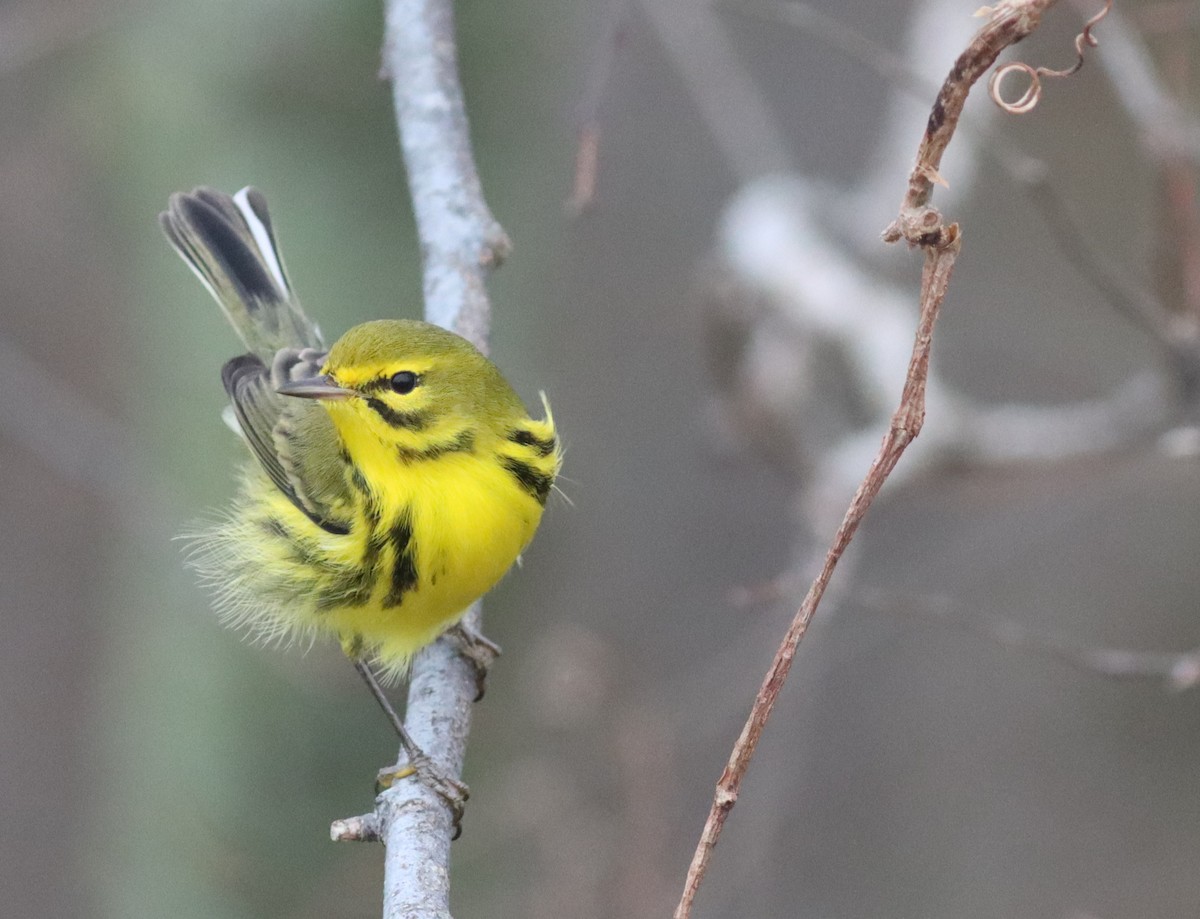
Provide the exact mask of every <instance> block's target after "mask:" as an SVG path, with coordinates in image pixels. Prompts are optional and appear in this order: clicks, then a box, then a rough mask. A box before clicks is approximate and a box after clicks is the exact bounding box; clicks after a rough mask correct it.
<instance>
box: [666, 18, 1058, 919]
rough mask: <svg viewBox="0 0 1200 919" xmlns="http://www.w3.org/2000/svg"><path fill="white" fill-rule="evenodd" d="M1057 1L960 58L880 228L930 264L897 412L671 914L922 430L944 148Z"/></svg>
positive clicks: (765, 692) (763, 696)
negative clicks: (972, 97)
mask: <svg viewBox="0 0 1200 919" xmlns="http://www.w3.org/2000/svg"><path fill="white" fill-rule="evenodd" d="M1053 3H1054V0H1027V2H1024V3H1018V2H1009V3H1007V4H1005V6H1004V7H1003V8H1002V9H1001V10H1000V11H999V12H997V13H996V14H995V15H994V16H993V18H992V20H991V21H990V22H989V23H988V24H987V25H986V26H984V27H983V29H981V30H980V31H979V32H978V33H977V34H976V36H975V37H974V39H972V41H971V43H970V45H969V46H968V47H967V50H966V51H964V52H963V53H962V54H961V55H960V56H959V58H958V60H957V61H955V63H954V66H953V68H952V69H951V71H950V74H949V76H948V77H947V78H946V81H945V82H944V83H943V85H942V89H941V92H940V93H939V94H938V98H937V101H936V102H935V103H934V106H933V110H932V112H931V113H930V116H929V121H928V123H927V125H926V130H925V135H924V137H923V138H922V140H921V145H920V147H919V149H918V155H917V165H916V167H915V168H914V169H913V171H912V174H911V176H910V177H909V182H908V191H907V193H906V195H905V198H904V202H903V205H902V207H901V210H900V215H899V217H898V218H897V219H896V221H895V222H893V223H892V224H891V225H890V226H889V227H888V228H887V230H885V231H884V239H885V240H887V241H889V242H895V241H898V240H900V239H905V240H906V241H907V242H908V243H909V245H910V246H920V247H922V248H923V249H924V250H925V266H924V270H923V272H922V278H921V315H920V320H919V322H918V325H917V335H916V340H915V342H914V344H913V350H912V357H911V359H910V361H909V367H908V374H907V376H906V379H905V382H904V389H903V392H902V394H901V398H900V405H899V407H898V408H897V409H896V412H895V414H894V415H893V416H892V422H891V425H890V427H889V429H888V432H887V433H886V434H885V435H884V438H883V443H882V445H881V446H880V448H879V453H878V454H877V456H876V458H875V461H874V462H873V463H872V465H871V468H870V471H869V472H868V473H867V476H866V478H865V479H863V481H862V484H860V485H859V487H858V491H857V492H856V493H855V495H854V498H853V500H852V501H851V502H850V507H849V508H848V509H847V511H846V514H845V516H844V517H843V518H842V523H841V525H840V526H839V527H838V530H837V534H836V535H835V536H834V539H833V544H832V546H831V547H830V549H829V551H828V553H827V554H826V556H825V562H824V565H823V566H822V568H821V570H820V572H819V573H818V574H817V576H816V579H815V580H814V581H813V582H812V586H811V587H809V590H808V594H807V595H806V596H805V598H804V601H803V602H802V603H801V605H800V608H799V610H797V612H796V615H795V618H794V619H793V620H792V623H791V625H790V626H789V627H788V630H787V633H786V634H785V635H784V638H783V641H782V643H781V644H780V646H779V649H778V650H777V651H776V653H775V658H774V660H773V661H772V662H771V667H770V669H769V670H768V671H767V674H766V677H765V678H764V680H763V683H762V686H761V687H760V688H759V691H758V694H757V696H756V697H755V700H754V705H753V707H752V708H751V710H750V715H749V717H748V718H747V720H746V723H745V725H744V726H743V728H742V732H741V735H740V736H739V737H738V739H737V742H736V743H735V744H734V747H733V751H732V752H731V754H730V757H729V761H728V763H727V764H726V766H725V770H724V771H723V772H722V774H721V778H720V779H719V780H718V782H717V787H716V792H715V794H714V796H713V802H712V806H711V807H710V809H709V813H708V819H707V820H706V821H705V825H704V829H703V831H702V833H701V836H700V841H699V843H698V844H697V846H696V851H695V853H694V855H693V856H692V862H691V865H690V866H689V868H688V873H687V878H686V879H685V881H684V889H683V895H682V897H681V898H680V901H679V905H678V906H677V907H676V909H675V919H688V917H689V916H690V915H691V911H692V904H693V903H694V901H695V897H696V892H697V890H698V889H699V886H700V883H701V882H702V880H703V878H704V875H705V872H706V871H707V869H708V865H709V862H710V860H711V858H712V853H713V849H714V847H715V846H716V844H717V840H718V838H719V836H720V833H721V830H722V828H723V827H724V825H725V820H726V819H727V818H728V816H729V812H730V810H732V809H733V806H734V804H736V803H737V799H738V794H739V792H740V790H741V784H742V780H743V779H744V777H745V774H746V770H747V769H748V768H749V765H750V760H751V758H752V757H753V755H754V751H755V749H756V747H757V745H758V741H759V739H760V738H761V736H762V732H763V729H764V728H765V726H766V722H767V719H768V718H769V717H770V715H771V711H772V710H773V709H774V706H775V702H776V701H777V700H778V698H779V692H780V690H781V689H782V688H783V683H784V681H785V680H786V679H787V675H788V671H789V670H790V669H791V665H792V661H793V660H794V658H795V654H796V648H797V646H798V645H799V643H800V641H801V639H802V638H803V637H804V634H805V632H806V631H807V630H808V625H809V623H810V622H811V621H812V617H813V614H814V613H815V612H816V609H817V606H818V605H819V604H820V602H821V598H822V596H823V595H824V593H825V590H826V588H827V587H828V585H829V581H830V578H831V577H832V576H833V572H834V569H835V568H836V567H837V564H838V561H839V559H840V558H841V557H842V554H843V553H844V552H845V550H846V547H847V546H848V545H849V544H850V541H851V539H853V537H854V534H855V532H856V531H857V529H858V527H859V525H860V524H861V523H862V520H863V518H864V517H865V515H866V513H867V510H868V509H869V508H870V506H871V502H872V501H873V500H874V498H875V496H876V495H877V494H878V493H879V490H880V489H881V488H882V487H883V483H884V482H885V481H886V480H887V477H888V475H889V474H890V473H891V471H892V469H894V468H895V466H896V463H897V462H898V461H899V459H900V457H901V455H902V454H903V453H904V450H905V448H906V447H907V446H908V445H909V443H911V442H912V440H913V438H915V437H916V436H917V435H918V434H919V433H920V430H921V426H922V424H923V422H924V418H925V384H926V379H927V377H928V372H929V354H930V348H931V346H932V338H933V327H934V323H935V321H936V319H937V315H938V311H939V309H940V307H941V305H942V301H943V300H944V298H945V295H946V287H947V284H948V283H949V280H950V275H951V272H952V271H953V267H954V262H955V259H956V257H957V254H958V251H959V247H960V236H959V230H958V225H957V224H953V223H952V224H949V225H946V224H944V223H943V222H942V219H941V215H940V214H939V213H938V212H937V210H936V209H935V208H933V207H930V206H929V200H930V198H931V196H932V193H933V186H934V183H935V182H936V181H938V180H939V179H940V177H939V176H938V171H937V170H938V167H939V165H940V163H941V158H942V154H943V153H944V152H945V149H946V146H947V145H948V144H949V142H950V139H951V138H952V137H953V135H954V130H955V128H956V126H957V124H958V119H959V117H960V116H961V114H962V109H963V105H964V104H965V103H966V99H967V94H968V92H969V91H970V89H971V86H972V85H974V83H975V82H976V81H977V80H979V78H980V77H982V76H983V74H984V73H985V72H986V71H987V70H988V68H989V67H991V65H992V64H993V63H994V62H995V60H996V58H997V56H998V55H999V54H1000V52H1001V51H1003V50H1004V49H1005V48H1006V47H1008V46H1009V45H1011V44H1013V43H1014V42H1017V41H1020V40H1021V39H1022V38H1024V37H1025V36H1027V35H1028V34H1030V33H1031V32H1032V31H1033V30H1034V29H1035V28H1036V27H1037V25H1038V24H1039V22H1040V21H1041V16H1042V14H1043V13H1044V12H1045V10H1046V9H1047V8H1048V7H1050V6H1052V5H1053Z"/></svg>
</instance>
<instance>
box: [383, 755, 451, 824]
mask: <svg viewBox="0 0 1200 919" xmlns="http://www.w3.org/2000/svg"><path fill="white" fill-rule="evenodd" d="M405 756H406V758H407V762H404V763H397V764H396V765H395V766H387V767H385V768H383V769H380V770H379V774H378V775H377V776H376V777H375V793H376V794H377V795H378V794H382V793H383V792H385V791H387V790H388V789H389V788H391V787H392V786H393V785H395V784H396V782H399V781H400V780H401V779H407V778H415V779H416V780H417V781H418V782H420V783H421V784H422V785H424V786H425V787H426V788H428V789H429V790H430V791H432V792H433V793H434V794H436V795H437V796H438V797H439V798H441V799H442V800H443V801H444V802H445V803H446V806H447V807H448V808H450V820H451V825H452V826H453V827H454V835H453V836H452V837H451V839H458V837H459V836H461V835H462V818H463V811H464V810H466V807H467V799H468V798H470V797H471V790H470V789H469V788H468V787H467V786H466V783H464V782H460V781H458V779H452V778H450V777H449V776H446V775H443V774H442V773H441V772H439V771H438V769H437V767H436V766H434V764H433V760H431V759H430V758H429V757H428V756H426V755H425V754H424V753H422V752H421V751H420V750H411V751H407V752H406V753H405Z"/></svg>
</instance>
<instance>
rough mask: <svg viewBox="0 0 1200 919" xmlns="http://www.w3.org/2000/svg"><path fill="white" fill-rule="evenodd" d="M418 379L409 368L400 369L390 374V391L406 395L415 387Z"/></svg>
mask: <svg viewBox="0 0 1200 919" xmlns="http://www.w3.org/2000/svg"><path fill="white" fill-rule="evenodd" d="M418 381H419V378H418V377H417V375H416V374H415V373H413V372H412V371H411V370H401V371H400V372H399V373H394V374H392V380H391V383H392V391H393V392H398V393H400V395H402V396H407V395H408V394H409V393H410V392H412V391H413V390H414V389H416V388H417V383H418Z"/></svg>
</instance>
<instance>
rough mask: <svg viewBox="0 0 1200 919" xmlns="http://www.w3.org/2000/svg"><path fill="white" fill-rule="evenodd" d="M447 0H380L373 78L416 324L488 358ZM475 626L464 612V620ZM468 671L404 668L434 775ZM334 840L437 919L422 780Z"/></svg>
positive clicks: (489, 224) (476, 217) (483, 220)
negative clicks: (361, 846)
mask: <svg viewBox="0 0 1200 919" xmlns="http://www.w3.org/2000/svg"><path fill="white" fill-rule="evenodd" d="M456 47H457V46H456V44H455V36H454V19H453V6H452V2H451V0H389V2H388V3H387V4H386V6H385V35H384V44H383V74H384V75H385V76H387V77H388V78H390V79H391V81H392V87H393V97H394V103H395V110H396V121H397V124H398V126H399V131H400V146H401V149H402V151H403V154H404V163H405V167H406V170H407V174H408V185H409V191H410V194H411V198H412V202H413V211H414V213H415V216H416V223H417V235H418V237H419V239H420V241H421V253H422V269H423V277H424V295H425V317H426V319H428V320H429V321H430V322H434V323H437V324H438V325H441V326H443V327H445V328H448V329H452V330H454V331H456V332H458V333H459V334H460V335H463V336H464V337H466V338H467V339H469V340H470V341H471V342H472V343H473V344H474V345H475V346H476V347H478V348H479V349H480V350H481V351H483V352H484V353H486V352H487V350H488V334H489V331H490V327H491V307H490V304H489V302H488V297H487V289H486V286H485V282H486V280H487V276H488V274H489V273H490V271H491V269H493V268H494V267H496V266H497V265H498V264H499V263H500V261H502V260H503V258H504V256H505V255H506V254H507V253H508V250H509V241H508V237H507V236H506V235H505V234H504V230H503V229H502V228H501V226H500V225H499V223H497V222H496V220H495V218H493V217H492V214H491V212H490V211H489V210H488V207H487V204H486V202H485V201H484V199H483V193H482V189H481V187H480V183H479V176H478V174H477V172H476V170H475V164H474V158H473V156H472V153H471V142H470V134H469V131H468V127H467V116H466V107H465V105H464V102H463V95H462V88H461V86H460V85H459V81H458V72H457V50H456ZM463 624H464V626H466V627H467V628H470V629H476V630H477V629H478V628H479V625H480V609H479V605H478V604H475V605H474V606H473V607H472V609H471V611H470V612H469V613H468V614H467V616H466V618H465V619H464V620H463ZM477 690H478V684H477V674H476V672H475V669H474V666H473V665H472V664H471V663H470V662H468V661H467V660H466V659H465V658H464V657H463V656H461V655H460V654H458V653H457V652H456V651H455V650H454V648H453V646H452V645H451V644H450V643H449V642H448V641H447V640H445V639H442V640H440V641H438V642H436V643H435V644H434V645H433V646H432V647H430V648H428V649H426V650H425V651H424V652H422V653H421V654H420V655H419V656H418V657H417V659H416V660H415V661H414V663H413V666H412V671H411V673H410V675H409V684H408V705H407V708H406V711H405V724H406V726H407V728H408V731H409V733H410V734H411V736H412V738H413V739H414V740H415V741H416V743H417V744H418V745H419V746H420V747H421V749H422V750H423V751H424V752H425V753H426V754H427V755H428V756H429V757H430V758H431V759H432V761H433V763H434V765H435V766H436V768H437V769H438V770H439V771H440V772H441V774H442V775H444V776H447V777H449V778H453V779H458V778H459V777H460V776H461V775H462V764H463V758H464V756H465V753H466V743H467V734H468V732H469V730H470V721H471V705H472V702H473V701H474V699H475V696H476V693H477ZM330 832H331V836H332V837H333V838H334V839H335V840H349V839H357V840H372V841H373V840H376V839H378V840H381V841H382V842H383V843H384V845H385V847H386V855H385V858H384V881H383V883H384V889H383V916H384V919H398V917H401V916H403V917H405V919H447V917H449V915H450V906H449V898H450V880H449V877H450V842H451V838H452V833H453V828H452V823H451V814H450V811H449V809H448V808H447V806H446V803H445V801H443V800H442V798H440V797H439V796H438V794H437V793H436V792H434V791H433V790H432V789H430V788H428V787H426V785H425V784H424V783H422V782H415V781H402V782H397V783H396V784H395V785H393V786H392V788H390V789H389V790H388V791H386V792H384V793H383V794H381V795H380V796H379V797H378V798H377V799H376V802H375V811H374V813H373V814H368V815H364V816H362V817H353V818H349V819H347V820H339V821H337V822H336V823H334V825H333V826H332V828H331V831H330Z"/></svg>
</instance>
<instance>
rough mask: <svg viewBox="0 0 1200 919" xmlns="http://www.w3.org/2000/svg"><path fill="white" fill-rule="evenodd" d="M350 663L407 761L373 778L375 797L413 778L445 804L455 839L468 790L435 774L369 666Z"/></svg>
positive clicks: (460, 831) (354, 658) (458, 834)
mask: <svg viewBox="0 0 1200 919" xmlns="http://www.w3.org/2000/svg"><path fill="white" fill-rule="evenodd" d="M351 660H352V661H353V662H354V669H355V670H357V671H358V674H359V676H361V677H362V678H363V682H364V683H366V684H367V689H369V690H371V695H373V696H374V697H375V701H376V702H378V703H379V707H380V708H382V709H383V713H384V715H386V716H387V719H388V721H389V722H391V725H392V728H393V729H395V731H396V736H398V737H399V738H400V746H401V748H402V749H403V750H404V757H405V759H406V760H407V762H405V763H404V764H403V765H401V764H400V763H397V764H396V765H395V766H391V767H385V768H383V769H380V770H379V774H378V775H377V776H376V778H375V793H376V794H379V793H380V792H383V791H385V790H387V789H388V788H391V787H392V785H394V784H395V783H396V782H398V781H399V780H400V779H406V778H408V777H409V776H415V777H416V779H417V781H419V782H420V783H421V784H423V785H424V786H425V787H426V788H429V789H431V790H432V791H433V792H434V793H436V794H437V795H438V796H439V797H440V798H441V799H442V800H443V801H445V802H446V806H447V807H449V808H450V814H451V818H452V820H453V823H454V838H455V839H457V838H458V837H459V836H460V835H461V834H462V815H463V810H464V809H465V808H466V805H467V798H469V797H470V796H471V792H470V790H469V789H468V788H467V786H466V785H465V784H463V783H462V782H460V781H458V780H457V779H452V778H448V777H447V776H444V775H442V774H441V773H440V772H438V770H437V768H436V767H435V766H434V764H433V760H431V759H430V758H429V756H428V754H426V753H425V751H424V750H422V749H421V748H420V747H419V746H417V742H416V741H415V740H413V739H412V735H411V734H409V733H408V729H407V728H406V727H405V726H404V722H403V721H402V720H401V718H400V716H399V715H398V714H396V709H394V708H393V707H392V703H391V701H390V700H389V699H388V697H387V695H386V694H385V693H384V691H383V687H382V686H380V685H379V681H378V680H377V679H375V674H374V673H372V672H371V667H370V665H369V664H368V663H367V662H366V661H365V660H363V659H362V658H361V657H352V658H351Z"/></svg>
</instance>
